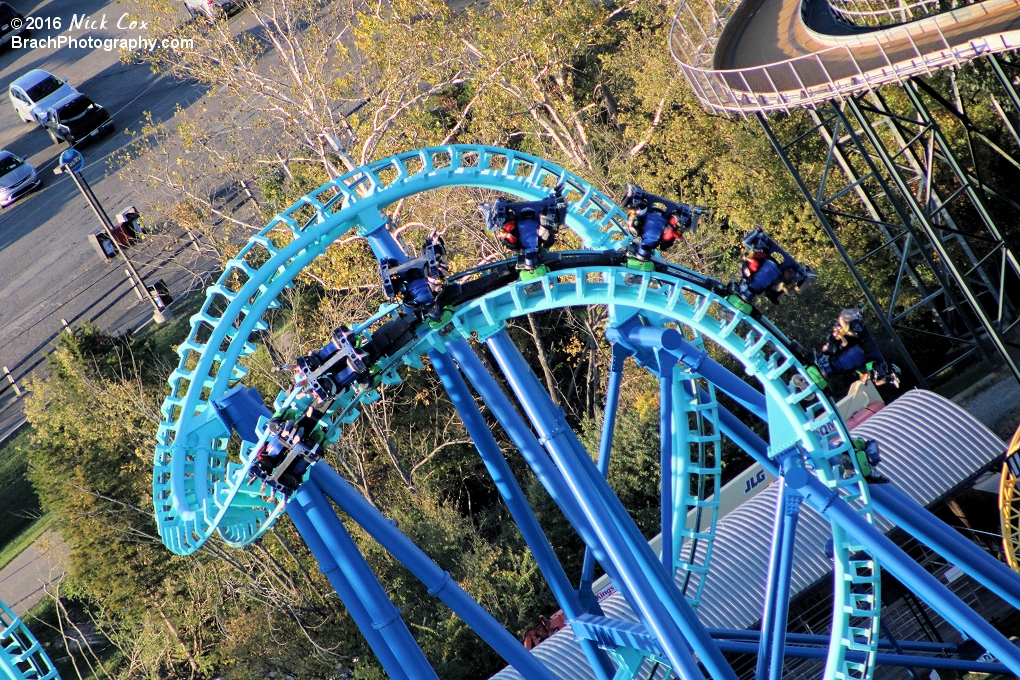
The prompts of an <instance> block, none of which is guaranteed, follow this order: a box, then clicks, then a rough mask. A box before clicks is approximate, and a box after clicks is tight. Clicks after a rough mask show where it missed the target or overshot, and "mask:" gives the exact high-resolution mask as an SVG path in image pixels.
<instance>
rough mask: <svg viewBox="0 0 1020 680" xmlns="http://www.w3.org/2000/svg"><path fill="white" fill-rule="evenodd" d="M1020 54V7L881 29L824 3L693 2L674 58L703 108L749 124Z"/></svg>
mask: <svg viewBox="0 0 1020 680" xmlns="http://www.w3.org/2000/svg"><path fill="white" fill-rule="evenodd" d="M882 6H883V7H884V6H885V5H882ZM835 9H836V10H837V11H840V12H844V13H846V12H854V11H858V10H854V9H851V8H849V7H843V6H842V5H839V6H838V7H836V8H835ZM890 9H891V8H890ZM876 11H878V10H876ZM883 11H884V10H883ZM846 18H847V19H848V20H851V21H852V20H854V17H852V16H847V17H846ZM809 20H810V23H811V25H810V26H809ZM1017 47H1020V0H985V1H984V2H978V3H975V4H971V5H965V6H963V7H959V8H957V9H954V10H951V11H948V12H944V13H941V14H935V15H931V16H925V17H923V18H920V19H917V20H915V21H909V22H906V23H902V24H898V25H894V26H889V27H883V28H881V29H875V28H868V29H860V28H854V27H851V26H848V25H847V24H845V23H840V22H836V21H835V20H834V17H833V14H832V12H831V11H830V8H829V6H828V5H825V4H824V2H823V0H745V1H744V2H740V3H738V2H731V3H728V4H724V3H714V2H712V0H685V1H684V3H683V4H682V5H681V7H680V10H679V11H678V13H677V15H676V18H675V19H674V22H673V26H672V29H671V31H670V50H671V52H672V54H673V57H674V58H675V59H676V61H677V63H678V64H679V65H680V68H681V69H682V70H683V72H684V75H685V76H686V78H687V80H688V82H690V84H691V87H692V88H693V90H694V93H695V95H696V96H697V97H698V99H699V100H701V102H702V103H703V104H704V105H705V106H707V107H709V108H711V109H713V110H715V111H719V112H726V113H738V114H744V115H747V114H749V113H756V112H767V111H787V112H789V111H790V110H791V109H795V108H802V107H814V106H816V105H818V104H821V103H823V102H826V101H829V100H832V99H842V98H844V97H846V96H849V95H852V94H858V93H861V92H865V91H868V90H872V89H875V88H877V87H880V86H882V85H886V84H889V83H902V82H903V81H904V80H905V79H907V78H910V77H913V76H917V75H923V74H930V73H932V72H933V71H935V70H938V69H940V68H943V67H947V66H959V65H961V64H963V63H964V62H967V61H969V60H971V59H975V58H977V57H979V56H982V55H987V54H994V53H998V52H1005V51H1008V50H1013V49H1016V48H1017Z"/></svg>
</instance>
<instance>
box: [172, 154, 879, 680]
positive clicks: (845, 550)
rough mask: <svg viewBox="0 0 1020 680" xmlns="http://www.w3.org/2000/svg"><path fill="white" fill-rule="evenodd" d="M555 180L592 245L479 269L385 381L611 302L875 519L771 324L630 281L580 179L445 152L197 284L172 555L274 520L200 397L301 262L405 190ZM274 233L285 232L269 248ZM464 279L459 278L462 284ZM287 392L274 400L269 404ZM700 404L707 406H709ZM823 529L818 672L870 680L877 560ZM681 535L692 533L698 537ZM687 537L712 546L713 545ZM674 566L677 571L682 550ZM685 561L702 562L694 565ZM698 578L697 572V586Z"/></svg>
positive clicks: (340, 408) (603, 215)
mask: <svg viewBox="0 0 1020 680" xmlns="http://www.w3.org/2000/svg"><path fill="white" fill-rule="evenodd" d="M560 181H563V182H565V183H566V187H567V189H566V192H565V193H566V196H567V199H568V201H570V208H569V212H568V215H567V220H566V222H567V226H568V227H569V228H570V229H571V230H572V231H573V232H574V233H575V234H576V235H577V236H578V237H579V238H580V240H581V241H582V242H583V244H584V245H585V247H587V248H590V249H592V250H589V251H580V252H574V253H553V254H551V255H550V256H549V257H548V258H547V263H548V265H549V269H550V271H549V272H548V273H547V274H545V275H544V276H542V277H541V278H538V279H534V280H530V281H527V282H525V281H520V280H518V277H517V274H516V271H515V270H514V269H513V268H512V267H507V266H505V265H503V266H500V265H494V266H491V267H488V268H483V269H479V270H476V271H474V272H472V273H471V276H475V275H478V278H475V279H474V282H471V281H463V282H462V283H463V285H461V286H460V288H458V289H457V290H458V291H460V292H459V293H452V294H451V296H450V298H449V299H441V300H440V301H441V302H442V303H443V304H444V305H448V306H452V307H453V308H454V309H455V311H454V315H453V318H452V320H451V323H450V325H449V327H444V328H443V329H442V330H439V329H430V330H424V329H423V330H422V331H421V332H420V333H419V337H418V339H417V340H415V341H413V342H412V343H410V344H409V345H408V346H406V347H405V348H403V349H402V350H400V351H397V352H395V353H394V354H393V355H391V356H390V357H386V358H384V359H383V360H382V361H381V368H382V376H383V384H394V383H397V382H399V381H400V380H401V378H400V376H399V374H398V372H397V369H398V368H399V367H400V366H401V365H404V364H406V365H408V366H410V367H412V368H420V367H421V363H420V359H419V357H420V356H421V355H422V354H425V353H427V352H430V351H438V352H444V351H445V345H446V343H447V342H448V341H450V340H451V339H456V338H470V337H477V338H479V339H485V338H487V337H489V336H491V335H493V334H494V333H498V332H499V331H500V330H502V329H503V327H504V325H505V323H506V322H507V321H508V320H510V319H512V318H516V317H519V316H523V315H526V314H531V313H534V312H541V311H545V310H550V309H557V308H563V307H571V306H580V305H599V306H606V307H608V308H609V310H610V318H611V320H612V321H613V322H614V323H621V322H623V321H625V320H626V319H627V318H630V317H631V316H633V315H635V314H639V315H640V316H641V317H642V319H643V320H644V322H646V323H650V324H652V326H653V327H655V326H657V327H660V328H662V327H665V326H666V325H667V324H678V325H679V326H681V327H683V328H686V329H689V331H690V332H691V333H693V336H694V337H695V339H696V340H698V341H700V338H702V337H703V338H705V339H707V340H710V341H711V342H712V343H714V344H715V345H717V346H719V347H721V348H722V349H723V350H725V351H726V352H728V353H729V354H731V355H732V356H733V357H734V358H735V359H737V360H738V361H739V362H740V363H741V364H743V366H744V369H745V372H746V373H747V374H748V375H751V376H754V377H755V378H756V379H757V381H758V382H760V384H761V387H762V389H763V390H764V392H765V394H766V395H767V398H768V399H769V404H770V407H769V409H770V410H769V412H770V418H769V422H770V429H772V428H773V427H774V428H777V429H776V430H774V431H775V432H778V433H781V435H782V437H783V441H782V444H783V447H784V448H785V447H789V446H792V445H793V444H798V445H799V446H800V447H801V449H802V451H803V452H804V455H805V458H806V462H807V465H808V467H809V469H810V470H811V471H812V472H813V473H814V475H815V476H816V477H818V478H819V479H820V480H821V481H823V482H824V483H825V484H826V485H828V487H829V488H830V489H831V491H832V493H834V494H836V495H838V496H840V497H842V498H843V499H844V500H845V501H847V502H849V503H850V504H852V505H853V507H854V508H855V510H856V511H857V512H858V513H859V514H860V515H862V516H863V517H864V518H865V520H866V521H868V522H873V520H874V517H873V514H872V511H871V506H870V500H869V496H868V489H867V484H866V483H865V482H864V481H863V478H862V477H861V475H860V472H859V471H856V472H854V473H853V474H851V475H849V476H847V475H845V474H844V471H843V468H842V466H841V465H840V462H839V461H840V457H841V455H842V454H844V453H846V452H847V450H848V447H849V435H848V433H847V431H846V428H845V426H844V425H843V423H842V421H841V420H840V418H839V415H838V412H837V411H836V410H835V408H834V407H833V405H832V403H831V402H830V400H829V399H828V398H827V397H826V396H825V395H824V394H823V393H821V392H820V391H819V390H818V389H817V388H816V387H815V386H814V384H813V383H812V382H811V381H810V380H807V381H806V382H807V384H808V385H809V387H807V388H804V389H803V390H802V391H798V392H791V388H790V387H789V385H790V380H791V378H792V377H793V376H794V375H796V374H800V375H801V376H803V377H805V378H806V371H805V369H804V367H803V365H801V364H800V362H799V360H798V359H797V357H796V356H795V355H794V353H793V352H792V351H791V350H790V349H789V348H788V341H787V340H786V338H785V337H784V336H783V335H782V334H781V333H780V332H779V331H778V330H776V329H775V328H774V327H773V326H772V325H771V324H769V323H768V322H766V321H763V320H758V319H755V318H754V317H752V316H749V315H745V314H743V313H742V312H740V311H739V310H737V309H735V308H734V307H732V305H730V303H729V302H728V301H727V300H726V297H725V293H724V291H723V290H722V289H721V287H720V286H719V284H718V282H716V281H714V280H713V279H709V278H707V277H705V276H703V275H701V274H698V273H696V272H692V271H690V270H687V269H684V268H682V267H679V266H676V265H670V264H668V263H664V262H659V263H657V265H656V271H655V272H644V273H636V272H635V271H634V270H632V269H628V268H627V267H625V266H622V265H623V260H624V257H623V254H622V253H621V252H620V248H621V247H622V244H623V240H622V237H623V233H622V231H621V228H620V225H621V223H622V221H623V219H624V216H623V213H622V212H621V211H620V209H619V208H617V207H616V206H615V205H614V204H613V203H612V202H611V201H610V200H609V199H608V198H606V197H605V196H603V195H602V194H601V193H599V192H598V191H597V190H596V189H594V188H593V187H592V186H591V185H589V184H588V183H586V182H584V181H583V180H581V179H580V178H578V177H576V176H574V175H572V174H570V173H568V172H566V171H564V170H563V169H562V168H559V167H558V166H555V165H553V164H551V163H549V162H547V161H544V160H542V159H539V158H535V157H532V156H527V155H525V154H520V153H516V152H513V151H509V150H506V149H498V148H492V147H483V146H450V147H442V148H431V149H423V150H419V151H415V152H410V153H406V154H401V155H399V156H394V157H391V158H387V159H384V160H381V161H378V162H376V163H373V164H370V165H369V166H366V167H364V168H361V169H358V170H356V171H354V172H351V173H348V174H347V175H344V176H343V177H341V178H338V179H337V180H334V181H332V182H330V183H328V184H326V185H324V186H323V187H321V188H320V189H318V190H316V191H314V192H312V193H311V194H309V195H308V196H305V197H304V198H303V199H301V200H300V201H299V202H298V203H296V204H295V205H294V206H292V207H291V208H289V209H288V210H287V211H285V212H284V213H282V214H281V215H279V216H278V217H277V218H276V219H274V220H273V221H272V222H270V224H269V225H268V226H267V227H266V228H265V229H263V230H262V231H261V232H260V233H259V234H258V235H256V236H254V237H252V239H251V240H250V242H249V243H248V244H247V245H246V246H245V247H244V248H243V249H242V250H241V251H240V253H239V254H238V256H237V257H235V258H234V259H232V260H230V261H229V262H228V263H227V266H226V268H225V271H224V273H223V275H222V276H221V277H220V279H219V281H218V282H217V283H216V284H215V285H213V286H211V287H210V288H209V290H208V291H207V299H206V302H205V304H204V305H203V307H202V310H201V311H200V312H199V313H197V314H196V315H195V316H194V317H193V318H192V330H191V333H190V335H189V338H188V340H187V341H186V342H185V343H183V344H182V345H181V347H180V348H179V350H178V354H179V355H180V358H181V360H180V365H179V366H178V368H177V369H176V370H175V371H174V372H173V373H172V375H171V376H170V378H169V381H168V382H169V384H170V386H171V394H170V395H169V396H168V397H167V399H166V400H165V402H164V404H163V407H162V409H161V413H162V416H163V419H164V420H163V422H162V423H161V425H160V428H159V432H158V435H157V437H158V441H157V448H156V453H155V458H154V466H153V499H154V506H155V511H156V518H157V523H158V527H159V531H160V535H161V537H162V539H163V541H164V543H165V544H166V545H167V546H168V547H169V548H170V549H171V550H173V551H174V552H176V553H179V554H188V553H192V552H194V551H195V550H197V549H198V548H199V547H201V545H202V544H203V543H204V542H205V541H206V540H208V539H209V538H210V537H211V536H212V534H213V533H214V532H215V531H218V532H219V534H220V535H221V537H222V538H223V540H225V541H226V542H227V543H228V544H230V545H233V546H242V545H245V544H247V543H250V542H251V541H254V540H256V539H257V538H258V537H259V536H260V535H261V534H262V533H263V532H264V531H266V530H267V529H268V528H269V527H270V526H271V525H272V523H273V522H274V521H275V519H276V518H277V517H278V516H279V515H280V514H281V513H282V512H283V510H284V508H285V503H286V502H285V499H284V498H283V497H282V496H281V495H277V496H268V497H267V496H263V495H262V493H261V490H260V488H259V487H260V485H259V484H257V483H255V482H253V481H252V480H251V479H250V478H249V477H248V475H247V468H248V466H249V465H250V463H251V461H250V451H251V444H250V443H249V444H245V445H243V446H241V448H240V454H239V455H236V454H232V453H230V451H231V449H230V448H229V446H230V439H231V433H230V430H229V429H228V428H227V427H226V425H225V424H224V423H223V421H222V420H220V418H219V416H218V415H217V413H216V410H215V409H214V408H212V407H211V403H212V402H214V401H216V400H217V399H218V398H219V397H220V396H222V395H223V394H224V393H225V392H226V391H227V390H228V389H230V388H231V387H233V386H234V385H236V384H237V383H238V382H239V381H240V380H241V379H243V377H244V375H245V369H244V368H243V366H242V365H241V364H240V363H239V360H240V359H241V358H242V357H244V356H245V355H248V354H251V353H252V352H254V351H255V344H254V342H255V341H256V340H257V338H258V334H259V333H260V332H261V331H263V330H265V329H266V328H267V324H266V323H265V321H264V320H263V315H264V314H265V313H266V312H267V311H268V310H269V309H271V308H273V307H275V306H277V304H278V303H277V301H276V300H277V297H278V296H279V294H280V293H281V292H282V291H283V290H284V288H286V287H287V286H289V285H291V284H292V282H293V280H294V278H295V277H296V276H297V275H298V274H299V273H300V272H301V270H302V269H303V268H304V267H306V266H307V265H308V264H309V263H310V262H311V261H312V260H314V259H315V258H316V257H318V256H319V255H321V254H322V253H323V252H324V251H325V249H326V248H327V247H328V246H329V245H330V244H332V243H333V242H335V241H336V240H337V239H339V238H340V237H341V236H343V235H344V234H347V233H349V232H350V231H351V230H353V229H358V230H359V231H360V233H362V234H365V235H367V236H368V238H369V242H370V243H373V246H375V244H376V243H375V242H374V241H373V237H372V233H373V232H374V231H375V230H378V229H384V228H385V216H384V215H383V214H382V213H381V210H383V209H384V208H385V207H386V206H388V205H390V204H392V203H394V202H396V201H398V200H400V199H401V198H404V197H406V196H409V195H412V194H415V193H419V192H422V191H426V190H430V189H435V188H440V187H448V186H473V187H483V188H489V189H496V190H500V191H504V192H507V193H511V194H515V195H517V196H522V197H525V198H529V199H537V198H540V197H542V196H544V195H546V194H547V193H548V190H549V188H550V187H551V186H552V185H553V184H555V183H557V182H560ZM277 234H280V235H282V236H283V237H284V238H282V239H276V240H274V238H273V237H274V236H275V235H277ZM281 244H282V245H281ZM486 274H487V275H488V276H486ZM466 278H470V277H469V276H462V277H460V279H466ZM457 280H458V279H456V278H455V281H457ZM490 282H491V285H490ZM393 311H394V307H393V306H390V307H386V308H384V309H383V310H381V311H380V313H379V314H377V315H376V316H374V317H372V318H371V319H369V320H367V321H366V322H365V323H363V324H361V325H360V326H359V327H358V328H357V329H355V330H361V329H366V330H367V329H369V328H370V327H371V326H372V325H373V324H374V323H375V322H377V321H379V320H381V319H383V318H384V317H386V316H387V315H389V314H390V313H392V312H393ZM290 398H291V397H290V396H288V395H287V394H283V393H281V395H280V396H279V397H278V399H277V404H283V403H286V402H287V401H288V400H289V399H290ZM376 398H378V392H377V390H376V389H374V388H366V387H362V386H360V385H358V384H355V385H354V386H352V388H350V389H348V390H347V391H345V392H344V393H342V394H341V396H340V397H339V398H338V399H337V400H336V401H335V402H334V405H333V408H332V409H331V410H330V412H329V413H328V414H327V418H328V419H329V420H330V422H331V425H330V427H329V428H328V430H329V434H330V436H331V437H332V438H336V437H339V436H341V435H342V427H343V425H344V424H345V423H349V422H351V421H353V420H354V419H355V418H357V417H358V415H359V412H358V407H359V405H360V404H362V403H370V402H371V401H373V400H375V399H376ZM705 408H706V409H707V410H711V409H712V408H714V406H713V404H712V403H708V404H705ZM694 436H695V437H703V435H700V434H698V435H694ZM702 444H705V445H708V446H715V440H714V436H704V437H703V438H702V439H701V440H700V441H696V440H695V439H691V433H688V439H687V441H686V444H685V445H686V446H687V447H688V448H689V449H690V448H692V445H693V448H694V449H698V447H699V446H701V445H702ZM777 446H778V444H777ZM685 455H688V456H689V458H688V461H687V463H686V464H685V465H681V466H680V467H679V468H678V471H679V472H680V473H681V475H683V476H684V479H685V480H686V479H687V478H688V477H687V475H690V474H693V473H694V472H696V470H694V469H693V468H694V467H697V466H698V465H701V464H702V463H704V462H705V461H706V460H707V458H706V456H705V454H703V453H698V454H695V455H694V456H690V454H685ZM851 458H853V457H851ZM319 464H320V465H321V464H324V463H319ZM709 473H711V471H709ZM698 474H701V473H700V472H698ZM712 483H713V484H715V482H712ZM691 503H692V501H691V500H690V499H689V498H688V499H687V500H683V499H681V500H680V503H679V505H680V507H682V508H683V517H684V518H686V516H687V508H689V507H691ZM832 531H833V537H834V544H835V545H834V557H835V560H834V564H835V573H836V589H835V595H834V611H835V612H836V613H835V615H834V619H833V622H832V644H831V646H830V649H829V658H828V661H827V668H828V671H827V677H830V678H867V677H870V675H871V672H872V670H873V667H874V653H875V649H876V643H877V638H878V616H879V609H880V597H879V592H878V589H879V579H878V571H879V569H878V564H877V563H876V562H875V561H874V560H872V559H870V558H868V557H867V556H866V555H865V554H864V552H863V546H861V545H859V544H857V543H855V542H854V541H852V540H850V539H849V538H848V536H847V535H846V533H845V532H844V530H843V529H842V528H841V527H840V526H839V525H838V524H835V523H834V524H833V525H832ZM682 538H684V539H688V540H692V539H693V538H695V535H688V536H682ZM698 538H699V539H702V540H705V541H709V539H710V536H698ZM682 547H683V546H681V548H682ZM688 547H689V544H688ZM708 547H709V546H708V545H706V548H708ZM706 555H707V551H706ZM680 562H681V566H683V557H682V555H681V556H680ZM694 564H695V566H697V565H699V564H702V565H703V564H704V562H701V561H700V560H699V559H695V560H694ZM702 578H703V574H702V575H700V576H699V579H698V580H699V581H700V580H701V579H702ZM699 594H700V584H699V583H695V584H693V587H692V590H691V591H689V593H688V595H690V596H691V597H692V600H694V601H695V602H696V601H697V599H698V596H699ZM849 651H857V652H862V651H863V652H865V656H864V659H865V660H864V661H863V662H861V661H860V660H859V657H858V658H857V659H858V660H856V661H854V662H850V661H848V660H847V652H849Z"/></svg>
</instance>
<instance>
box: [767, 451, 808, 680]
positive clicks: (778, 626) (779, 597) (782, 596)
mask: <svg viewBox="0 0 1020 680" xmlns="http://www.w3.org/2000/svg"><path fill="white" fill-rule="evenodd" d="M798 456H799V454H798ZM785 467H786V466H785V465H784V468H785ZM780 479H781V480H783V488H784V489H786V486H787V485H786V475H785V471H784V474H783V475H782V476H781V477H780ZM801 500H802V498H801V495H800V494H799V493H797V492H796V491H795V490H792V489H789V490H786V491H785V492H784V494H783V504H782V506H780V510H781V512H782V513H783V520H782V521H783V535H782V538H781V542H782V545H781V547H780V549H779V557H780V561H779V574H778V578H777V585H778V590H777V591H776V594H775V610H774V616H775V622H774V623H773V625H772V645H771V647H772V649H771V650H770V654H771V656H770V658H769V678H770V679H771V680H781V679H782V677H783V660H784V659H785V658H786V656H785V655H786V628H787V623H788V620H789V614H790V580H791V579H792V575H793V549H794V546H795V545H796V539H797V520H798V519H799V517H800V503H801Z"/></svg>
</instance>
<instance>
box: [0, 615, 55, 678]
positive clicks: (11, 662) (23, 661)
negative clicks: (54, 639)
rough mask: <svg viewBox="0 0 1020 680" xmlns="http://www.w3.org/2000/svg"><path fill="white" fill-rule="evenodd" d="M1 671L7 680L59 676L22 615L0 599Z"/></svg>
mask: <svg viewBox="0 0 1020 680" xmlns="http://www.w3.org/2000/svg"><path fill="white" fill-rule="evenodd" d="M0 672H3V673H4V674H5V677H7V678H9V679H10V680H52V678H58V677H60V676H59V675H58V674H57V669H56V667H55V666H54V665H53V662H52V661H50V658H49V657H48V656H47V655H46V652H45V651H43V648H42V645H40V644H39V641H38V640H36V639H35V636H34V635H32V631H30V630H29V629H28V627H27V626H25V623H24V622H23V621H22V620H21V617H19V616H16V615H15V614H14V612H12V611H11V609H10V607H8V606H7V605H6V604H4V603H3V602H2V601H0Z"/></svg>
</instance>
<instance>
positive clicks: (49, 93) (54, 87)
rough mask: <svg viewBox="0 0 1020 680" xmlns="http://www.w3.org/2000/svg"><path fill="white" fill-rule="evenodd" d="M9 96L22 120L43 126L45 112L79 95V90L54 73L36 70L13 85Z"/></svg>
mask: <svg viewBox="0 0 1020 680" xmlns="http://www.w3.org/2000/svg"><path fill="white" fill-rule="evenodd" d="M9 94H10V97H11V103H12V104H14V110H15V111H17V112H18V115H19V116H20V117H21V120H23V121H25V122H26V123H38V124H40V125H42V124H43V112H44V111H45V110H46V109H47V108H48V107H49V106H50V105H51V104H56V103H57V102H59V101H60V100H62V99H64V98H66V97H68V96H70V95H72V94H78V90H76V89H74V88H73V87H71V85H70V84H69V83H68V82H67V81H66V80H61V79H60V78H58V77H56V76H55V75H53V74H52V73H48V72H46V71H43V70H40V69H34V70H32V71H29V72H28V73H26V74H25V75H23V76H21V77H20V78H18V79H17V80H15V81H14V82H13V83H11V87H10V90H9Z"/></svg>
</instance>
